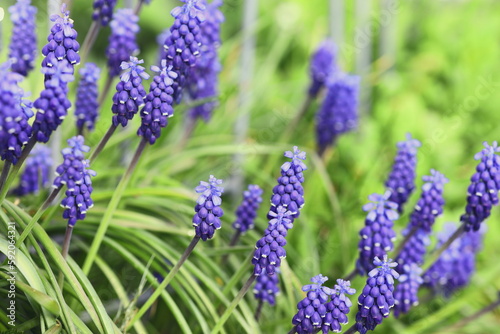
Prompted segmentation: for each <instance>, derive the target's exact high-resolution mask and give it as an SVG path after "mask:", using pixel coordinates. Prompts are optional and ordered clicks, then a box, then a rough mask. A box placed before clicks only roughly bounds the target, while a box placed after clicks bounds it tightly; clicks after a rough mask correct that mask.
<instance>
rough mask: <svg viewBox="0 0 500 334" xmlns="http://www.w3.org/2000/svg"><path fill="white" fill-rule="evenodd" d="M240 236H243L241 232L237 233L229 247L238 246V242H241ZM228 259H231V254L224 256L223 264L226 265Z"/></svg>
mask: <svg viewBox="0 0 500 334" xmlns="http://www.w3.org/2000/svg"><path fill="white" fill-rule="evenodd" d="M240 236H241V232H240V231H236V232H235V233H234V235H233V237H232V238H231V241H230V242H229V247H233V246H234V245H236V243H237V242H238V240H240ZM228 258H229V254H224V256H223V257H222V261H221V264H222V265H225V264H226V262H227V259H228Z"/></svg>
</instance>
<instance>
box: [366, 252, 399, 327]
mask: <svg viewBox="0 0 500 334" xmlns="http://www.w3.org/2000/svg"><path fill="white" fill-rule="evenodd" d="M373 264H374V265H375V266H376V268H375V269H373V270H372V271H370V272H369V273H368V279H367V280H366V285H365V287H364V289H363V292H362V293H361V295H360V296H359V298H358V313H357V314H356V329H357V330H358V332H359V333H361V334H365V333H366V332H367V331H369V330H374V329H375V327H377V325H379V324H381V323H382V320H383V319H384V318H387V317H388V316H389V310H390V309H391V308H392V307H394V302H395V300H394V296H393V292H394V279H397V278H398V277H399V274H398V273H397V272H396V271H395V270H394V269H393V268H394V267H396V266H397V263H396V262H392V260H391V259H389V260H388V259H387V255H384V258H383V260H380V259H379V258H378V257H376V258H375V260H374V261H373Z"/></svg>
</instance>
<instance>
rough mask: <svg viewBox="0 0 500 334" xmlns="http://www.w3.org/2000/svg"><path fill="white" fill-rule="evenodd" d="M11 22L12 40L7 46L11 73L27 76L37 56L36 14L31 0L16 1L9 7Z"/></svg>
mask: <svg viewBox="0 0 500 334" xmlns="http://www.w3.org/2000/svg"><path fill="white" fill-rule="evenodd" d="M9 12H10V18H11V20H12V25H13V28H12V38H11V40H10V45H9V59H10V60H12V71H13V72H17V73H19V74H21V75H24V76H26V75H28V72H29V71H31V70H32V69H33V67H34V65H33V63H34V60H35V58H36V55H37V52H38V50H37V46H36V44H37V39H36V12H37V9H36V7H34V6H31V0H17V3H16V4H15V5H13V6H11V7H9Z"/></svg>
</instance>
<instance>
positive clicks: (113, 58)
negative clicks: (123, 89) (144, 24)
mask: <svg viewBox="0 0 500 334" xmlns="http://www.w3.org/2000/svg"><path fill="white" fill-rule="evenodd" d="M138 21H139V18H138V17H137V15H135V14H134V11H133V10H132V9H130V8H124V9H119V10H117V11H116V13H115V14H114V15H113V20H112V21H111V24H110V26H111V35H110V36H109V45H108V48H107V49H106V57H108V68H109V75H111V76H113V77H115V76H118V75H119V74H120V72H121V70H122V68H121V64H122V62H124V61H128V60H129V59H130V57H132V56H135V55H136V53H138V52H139V47H138V46H137V42H136V35H137V33H138V32H139V25H138V24H137V22H138Z"/></svg>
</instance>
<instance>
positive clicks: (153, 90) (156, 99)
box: [137, 60, 177, 145]
mask: <svg viewBox="0 0 500 334" xmlns="http://www.w3.org/2000/svg"><path fill="white" fill-rule="evenodd" d="M161 65H162V68H161V69H160V68H159V67H158V66H151V70H152V71H153V72H157V73H158V75H156V76H155V77H154V78H153V82H152V83H151V86H150V87H149V94H148V95H147V96H146V104H145V105H144V107H143V108H142V110H141V126H140V127H139V130H138V131H137V134H138V135H139V136H142V137H144V138H145V139H146V140H147V141H148V142H149V143H150V144H151V145H153V144H154V143H155V142H156V140H157V139H158V138H159V137H160V135H161V129H162V128H164V127H166V126H167V124H168V118H170V117H172V116H174V109H173V107H172V105H173V103H174V99H173V97H172V95H173V93H174V90H173V88H172V85H173V83H174V80H175V79H176V78H177V73H175V72H174V71H172V66H169V67H167V61H166V60H162V62H161Z"/></svg>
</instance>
